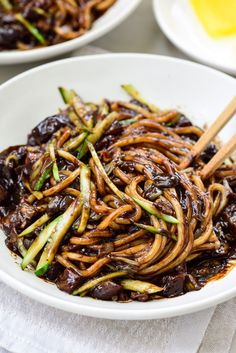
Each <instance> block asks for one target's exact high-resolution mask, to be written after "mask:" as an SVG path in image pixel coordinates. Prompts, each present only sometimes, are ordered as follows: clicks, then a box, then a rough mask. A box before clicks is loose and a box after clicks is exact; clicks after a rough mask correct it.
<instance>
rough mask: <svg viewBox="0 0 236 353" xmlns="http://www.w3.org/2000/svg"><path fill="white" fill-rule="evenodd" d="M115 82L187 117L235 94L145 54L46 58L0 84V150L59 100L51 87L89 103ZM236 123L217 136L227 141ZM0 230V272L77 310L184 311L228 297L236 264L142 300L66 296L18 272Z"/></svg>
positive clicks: (112, 91)
mask: <svg viewBox="0 0 236 353" xmlns="http://www.w3.org/2000/svg"><path fill="white" fill-rule="evenodd" d="M122 83H132V84H133V85H135V86H136V87H137V88H138V89H139V90H141V92H142V93H143V95H144V96H145V97H147V98H148V99H149V100H150V101H152V102H154V103H156V104H157V105H159V106H160V107H163V108H177V109H181V110H182V111H183V112H184V113H186V114H187V116H189V117H191V118H192V119H193V121H194V123H196V124H198V125H203V124H204V123H211V122H212V121H213V120H214V119H215V117H216V116H217V115H218V113H219V112H220V111H221V110H222V109H223V108H224V107H225V105H226V104H227V103H228V102H229V100H230V99H231V98H232V97H233V96H234V95H235V91H236V81H235V80H234V79H233V78H231V77H229V76H227V75H225V74H222V73H220V72H217V71H215V70H213V69H209V68H207V67H204V66H201V65H198V64H194V63H191V62H188V61H183V60H178V59H174V58H168V57H161V56H154V55H145V54H105V55H94V56H88V57H81V58H73V59H66V60H61V61H57V62H53V63H50V64H47V65H43V66H41V67H38V68H35V69H32V70H30V71H27V72H25V73H23V74H21V75H19V76H17V77H15V78H13V79H11V80H10V81H8V82H7V83H5V84H3V85H2V86H1V87H0V107H1V116H0V148H5V147H7V146H9V145H12V144H19V143H24V142H25V141H26V135H27V133H28V132H29V131H30V129H31V128H32V127H33V126H34V125H35V124H36V123H38V122H39V121H41V120H42V119H43V118H45V117H46V116H48V115H50V114H54V113H55V112H57V110H58V107H61V106H62V101H61V98H60V97H59V94H58V91H57V87H58V86H60V85H62V86H66V87H69V88H74V89H76V90H77V91H78V92H79V94H80V95H81V96H82V97H84V98H85V99H88V100H89V101H93V100H95V101H96V100H100V99H101V98H103V97H107V98H110V99H117V98H118V99H126V98H127V97H126V94H125V93H124V92H122V90H121V89H120V85H121V84H122ZM235 128H236V121H235V119H234V121H233V122H231V125H229V126H228V127H226V128H225V131H224V133H223V134H222V138H223V139H227V138H228V137H229V136H230V134H231V133H233V132H234V131H235ZM4 238H5V237H4V236H3V234H1V236H0V253H1V257H0V278H1V279H2V280H3V281H4V282H6V283H7V284H8V285H10V286H12V287H14V288H15V289H17V290H19V291H20V292H22V293H24V294H26V295H28V296H30V297H31V298H34V299H36V300H38V301H40V302H42V303H45V304H48V305H51V306H55V307H57V308H60V309H63V310H66V311H71V312H74V313H80V314H83V315H89V316H95V317H101V318H110V319H154V318H163V317H170V316H176V315H181V314H186V313H189V312H193V311H197V310H201V309H204V308H207V307H209V306H211V305H215V304H218V303H220V302H222V301H225V300H227V299H229V298H231V297H233V296H234V295H236V286H235V283H236V269H234V270H232V271H231V272H230V273H228V275H227V276H225V277H224V278H223V279H220V280H218V281H213V282H211V283H209V284H207V285H206V286H205V287H204V288H203V289H201V290H200V291H197V292H192V293H188V294H185V295H184V296H181V297H177V298H172V299H164V300H159V301H152V302H147V303H139V302H132V303H125V304H124V303H116V302H104V301H99V300H94V299H91V298H80V297H73V296H70V295H68V294H66V293H63V292H61V291H59V290H58V289H57V287H56V286H54V285H52V284H49V283H46V282H44V281H42V280H41V279H39V278H37V277H35V275H34V274H31V273H29V272H23V271H22V270H21V269H20V267H19V266H18V265H17V263H16V261H15V259H14V258H13V257H12V256H11V255H10V253H9V251H8V249H7V248H6V246H5V244H4Z"/></svg>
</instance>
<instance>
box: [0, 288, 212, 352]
mask: <svg viewBox="0 0 236 353" xmlns="http://www.w3.org/2000/svg"><path fill="white" fill-rule="evenodd" d="M0 293H1V302H0V346H2V347H3V348H5V349H8V350H9V351H10V352H15V353H25V352H26V351H27V352H30V353H49V352H50V353H82V352H83V353H92V352H93V353H101V352H102V353H110V352H112V353H121V352H125V353H133V352H137V353H149V352H150V353H152V352H153V353H154V352H155V353H159V352H160V353H170V352H171V353H180V352H181V353H196V352H197V350H198V348H199V346H200V343H201V341H202V337H203V336H204V333H205V330H206V328H207V326H208V324H209V321H210V319H211V317H212V314H213V312H214V309H208V310H206V311H204V312H199V313H197V314H192V315H186V316H182V317H178V318H173V319H165V320H153V321H113V320H101V319H94V318H87V317H82V316H79V315H75V314H70V313H66V312H62V311H60V310H56V309H53V308H50V307H48V306H46V305H42V304H39V303H37V302H35V301H33V300H30V299H28V298H26V297H24V296H22V295H21V294H19V293H17V292H16V291H15V290H12V289H10V288H9V287H7V286H5V285H4V284H3V283H0Z"/></svg>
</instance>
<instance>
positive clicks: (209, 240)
mask: <svg viewBox="0 0 236 353" xmlns="http://www.w3.org/2000/svg"><path fill="white" fill-rule="evenodd" d="M113 3H114V1H109V0H106V1H103V2H102V1H99V0H93V1H88V2H87V3H86V13H85V14H86V16H85V19H84V21H85V23H84V28H85V29H88V28H89V27H90V26H91V11H92V10H93V9H94V7H96V6H99V8H100V9H104V10H105V9H107V8H108V7H109V6H111V5H112V4H113ZM75 6H77V2H76V1H68V2H66V3H65V2H62V1H56V3H55V8H60V16H58V17H57V27H58V29H60V28H61V26H62V24H63V23H64V21H65V19H66V18H67V16H68V13H69V14H71V16H72V15H73V9H74V7H75ZM99 11H100V10H99ZM57 32H58V30H57ZM58 33H59V34H60V31H59V32H58ZM124 88H125V90H126V91H127V92H128V93H129V94H130V95H131V96H132V98H133V100H132V101H131V102H130V103H127V102H121V101H115V102H109V101H108V100H106V101H103V102H102V103H101V104H100V105H99V104H94V103H86V102H83V100H82V99H81V98H80V97H79V96H78V95H77V94H76V93H75V91H70V90H65V89H64V88H60V92H61V93H62V96H63V99H64V101H65V102H66V103H67V106H66V108H65V109H64V110H62V112H63V113H60V114H58V115H56V116H53V117H49V118H47V119H46V120H45V121H43V122H42V123H40V124H39V125H38V126H37V127H36V128H35V129H33V130H32V133H31V134H30V135H29V139H28V143H27V144H26V145H25V146H23V147H22V146H21V147H20V148H19V146H15V147H11V148H9V149H8V150H6V151H3V152H2V153H1V155H0V157H1V158H0V172H1V173H2V181H0V202H1V206H2V207H1V208H2V210H0V212H1V224H2V227H3V229H4V230H5V231H6V233H7V240H6V242H7V245H8V246H9V247H10V248H12V249H13V251H14V252H16V253H17V254H21V256H22V257H23V260H22V263H23V265H24V268H25V267H27V266H28V265H29V266H30V267H31V268H32V267H36V270H35V273H36V275H37V276H39V277H43V278H47V279H49V280H51V279H50V278H51V277H50V276H51V275H50V271H53V270H54V269H55V268H57V266H59V270H58V271H59V272H58V274H57V275H56V277H55V278H56V279H53V281H55V282H56V284H57V286H58V287H59V288H60V289H62V290H65V291H66V292H68V293H70V294H75V295H76V294H78V293H79V294H80V295H82V296H84V295H90V296H93V297H96V298H99V299H105V300H108V299H109V300H122V299H121V298H123V297H122V296H124V295H126V297H127V298H128V299H130V298H131V299H132V298H134V297H135V299H136V300H142V299H143V296H141V295H143V294H144V293H145V294H146V297H145V298H146V300H151V299H154V298H156V296H155V295H154V294H152V293H151V292H150V293H149V292H142V290H143V289H142V288H151V287H150V286H154V287H155V286H156V287H155V289H153V290H155V291H157V288H159V289H158V291H160V293H159V294H160V295H158V298H162V297H172V296H176V295H181V294H184V293H186V292H188V291H190V290H197V289H199V288H200V287H202V286H203V285H205V283H206V282H207V281H208V279H209V278H212V277H214V275H215V274H217V273H221V272H222V271H224V270H225V268H226V267H227V266H228V263H229V262H230V259H231V257H230V256H231V255H230V254H231V253H232V251H234V249H236V247H235V244H236V239H235V236H234V234H235V229H236V225H235V218H234V217H235V215H236V209H235V208H236V207H235V200H236V197H235V193H236V178H235V168H236V166H235V164H234V162H232V161H231V162H230V163H231V164H223V165H222V166H221V167H220V168H219V169H218V170H216V172H215V173H214V174H213V176H212V177H211V178H210V179H207V180H202V179H201V176H200V171H201V169H202V168H203V167H204V165H205V164H206V163H207V162H208V160H209V159H210V158H211V157H212V156H213V155H214V153H215V152H216V147H215V146H214V145H211V146H208V150H206V151H204V152H203V153H202V154H201V155H200V156H197V157H196V158H195V159H194V161H193V162H192V164H191V165H190V167H189V168H187V169H186V170H180V165H181V162H182V161H183V159H185V158H186V156H188V154H189V152H190V151H191V149H192V147H193V145H194V143H195V142H196V141H197V140H198V139H199V138H200V137H201V135H202V133H203V131H202V129H200V128H198V127H196V126H193V125H192V124H191V122H190V121H189V120H188V119H187V118H186V117H185V116H183V115H182V114H181V113H179V112H176V111H165V112H162V111H161V110H160V109H159V108H156V107H154V106H153V105H152V104H149V103H147V102H146V101H145V99H144V98H143V97H141V95H140V94H139V92H137V90H134V88H133V87H132V86H131V85H126V86H124ZM55 119H56V122H55ZM55 126H56V129H55ZM47 127H48V129H49V130H48V131H47ZM53 129H54V131H53ZM44 134H46V135H44ZM6 168H7V170H8V175H11V178H12V181H11V179H10V180H9V184H6V185H5V184H4V185H3V184H1V183H6V178H5V176H4V173H5V171H6ZM22 168H24V170H27V172H24V173H21V174H19V175H17V173H18V171H20V170H23V169H22ZM14 180H18V183H19V186H17V187H16V189H15V190H13V189H12V188H11V185H12V184H11V183H13V184H14ZM4 190H5V191H4ZM9 205H11V207H9ZM12 205H14V207H12ZM12 219H14V225H12ZM17 234H18V236H17ZM19 237H20V238H19ZM18 238H19V239H21V240H20V241H19V239H18ZM26 239H28V240H30V245H29V246H26V243H25V241H26ZM26 260H27V261H26ZM22 267H23V266H22ZM120 276H122V279H121V278H120ZM72 278H73V281H72ZM71 281H72V282H71ZM98 283H99V284H98ZM122 283H123V285H122ZM81 288H82V289H81ZM83 288H88V289H86V290H83ZM129 288H132V289H129ZM135 288H137V289H136V290H135ZM152 288H153V287H152ZM135 291H136V293H135V295H134V292H135ZM139 295H140V296H139Z"/></svg>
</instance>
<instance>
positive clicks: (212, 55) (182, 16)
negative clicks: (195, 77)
mask: <svg viewBox="0 0 236 353" xmlns="http://www.w3.org/2000/svg"><path fill="white" fill-rule="evenodd" d="M153 8H154V13H155V16H156V19H157V21H158V23H159V25H160V27H161V29H162V30H163V32H164V33H165V34H166V36H167V37H168V38H169V39H170V41H171V42H173V43H174V44H175V45H176V46H177V47H178V48H179V49H181V50H182V51H183V52H185V53H186V54H188V55H190V56H192V57H193V58H195V59H197V60H198V61H201V62H203V63H205V64H207V65H210V66H213V67H216V68H218V69H220V70H223V71H225V72H228V73H230V74H236V36H230V37H225V38H223V39H212V38H211V37H210V36H208V35H207V33H206V32H205V30H204V28H203V27H202V25H201V23H200V22H199V20H198V18H197V16H196V14H195V13H194V11H193V9H192V7H191V4H190V0H153Z"/></svg>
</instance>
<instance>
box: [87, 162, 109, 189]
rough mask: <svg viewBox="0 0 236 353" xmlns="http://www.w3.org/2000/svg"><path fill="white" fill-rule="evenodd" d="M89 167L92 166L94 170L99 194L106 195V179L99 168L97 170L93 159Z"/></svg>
mask: <svg viewBox="0 0 236 353" xmlns="http://www.w3.org/2000/svg"><path fill="white" fill-rule="evenodd" d="M89 165H90V167H91V170H92V172H93V174H94V176H95V180H96V185H97V189H98V192H99V193H100V194H101V195H104V194H106V189H105V182H104V179H103V177H102V175H101V173H100V172H99V170H98V168H97V167H96V165H95V164H94V161H93V159H90V161H89Z"/></svg>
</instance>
